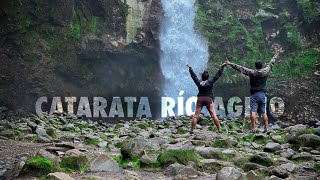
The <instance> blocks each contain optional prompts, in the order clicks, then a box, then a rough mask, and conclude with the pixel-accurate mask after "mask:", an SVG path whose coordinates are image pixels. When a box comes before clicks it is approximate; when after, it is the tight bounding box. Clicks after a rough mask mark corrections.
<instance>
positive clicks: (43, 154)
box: [37, 149, 59, 162]
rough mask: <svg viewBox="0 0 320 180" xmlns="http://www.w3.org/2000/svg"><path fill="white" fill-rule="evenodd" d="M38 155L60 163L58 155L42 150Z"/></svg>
mask: <svg viewBox="0 0 320 180" xmlns="http://www.w3.org/2000/svg"><path fill="white" fill-rule="evenodd" d="M37 155H39V156H42V157H44V158H46V159H49V160H50V161H52V162H58V160H59V158H58V157H57V156H56V155H54V154H52V153H50V152H49V151H46V150H44V149H40V150H39V151H38V153H37Z"/></svg>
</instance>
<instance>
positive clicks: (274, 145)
mask: <svg viewBox="0 0 320 180" xmlns="http://www.w3.org/2000/svg"><path fill="white" fill-rule="evenodd" d="M280 149H281V145H280V144H279V143H274V142H269V143H268V144H266V146H265V147H264V151H266V152H276V151H278V150H280Z"/></svg>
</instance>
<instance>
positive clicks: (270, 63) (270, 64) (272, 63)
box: [265, 48, 282, 73]
mask: <svg viewBox="0 0 320 180" xmlns="http://www.w3.org/2000/svg"><path fill="white" fill-rule="evenodd" d="M275 51H276V53H275V54H274V56H273V57H272V58H271V60H270V62H269V64H268V65H267V67H266V68H265V70H266V73H269V72H270V71H271V70H272V67H273V65H274V64H275V62H276V60H277V58H278V56H279V54H280V52H282V48H275Z"/></svg>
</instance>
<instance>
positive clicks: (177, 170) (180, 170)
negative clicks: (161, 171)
mask: <svg viewBox="0 0 320 180" xmlns="http://www.w3.org/2000/svg"><path fill="white" fill-rule="evenodd" d="M165 175H168V176H177V175H185V176H189V177H190V176H198V171H197V170H195V169H194V168H193V167H192V166H185V165H182V164H179V163H174V164H171V165H170V166H168V168H167V170H166V171H165Z"/></svg>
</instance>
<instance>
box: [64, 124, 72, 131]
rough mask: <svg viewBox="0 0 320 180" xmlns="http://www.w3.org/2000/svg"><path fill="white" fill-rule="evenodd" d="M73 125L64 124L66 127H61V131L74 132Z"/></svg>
mask: <svg viewBox="0 0 320 180" xmlns="http://www.w3.org/2000/svg"><path fill="white" fill-rule="evenodd" d="M74 128H75V127H74V124H71V123H70V124H66V125H63V126H62V127H61V130H63V131H72V130H74Z"/></svg>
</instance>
